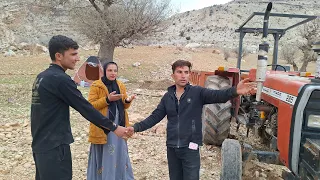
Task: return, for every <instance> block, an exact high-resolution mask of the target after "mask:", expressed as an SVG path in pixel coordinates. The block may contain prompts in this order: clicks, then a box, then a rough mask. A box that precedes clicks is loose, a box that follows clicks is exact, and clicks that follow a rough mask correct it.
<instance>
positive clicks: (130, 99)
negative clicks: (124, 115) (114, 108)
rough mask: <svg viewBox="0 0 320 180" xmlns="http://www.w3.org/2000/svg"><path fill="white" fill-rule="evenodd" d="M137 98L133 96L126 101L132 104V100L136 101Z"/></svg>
mask: <svg viewBox="0 0 320 180" xmlns="http://www.w3.org/2000/svg"><path fill="white" fill-rule="evenodd" d="M135 98H136V95H132V96H129V97H128V98H127V99H126V101H127V102H128V103H130V102H131V101H132V100H134V99H135Z"/></svg>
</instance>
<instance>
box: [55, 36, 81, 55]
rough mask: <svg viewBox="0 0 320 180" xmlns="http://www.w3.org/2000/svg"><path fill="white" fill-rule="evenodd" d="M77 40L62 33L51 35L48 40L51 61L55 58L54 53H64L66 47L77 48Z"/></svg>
mask: <svg viewBox="0 0 320 180" xmlns="http://www.w3.org/2000/svg"><path fill="white" fill-rule="evenodd" d="M78 48H79V45H78V43H77V42H75V41H74V40H72V39H71V38H68V37H66V36H63V35H57V36H53V37H52V38H51V39H50V41H49V54H50V58H51V60H52V61H55V60H56V57H55V54H56V53H61V54H64V52H65V51H67V50H68V49H78Z"/></svg>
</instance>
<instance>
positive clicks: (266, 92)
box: [261, 74, 305, 167]
mask: <svg viewBox="0 0 320 180" xmlns="http://www.w3.org/2000/svg"><path fill="white" fill-rule="evenodd" d="M296 78H297V77H290V76H283V75H281V74H267V76H266V80H265V82H264V84H263V90H262V95H261V97H262V99H263V100H264V101H266V102H268V103H270V104H272V105H273V106H275V107H277V108H278V132H277V134H278V136H277V146H278V150H279V152H280V154H279V158H280V160H281V162H282V163H283V164H284V165H286V166H287V167H288V166H289V151H290V150H289V142H290V129H291V119H292V113H293V106H294V103H295V100H296V97H297V95H298V93H299V89H300V87H301V86H303V84H304V83H305V82H300V81H296ZM294 79H295V80H294Z"/></svg>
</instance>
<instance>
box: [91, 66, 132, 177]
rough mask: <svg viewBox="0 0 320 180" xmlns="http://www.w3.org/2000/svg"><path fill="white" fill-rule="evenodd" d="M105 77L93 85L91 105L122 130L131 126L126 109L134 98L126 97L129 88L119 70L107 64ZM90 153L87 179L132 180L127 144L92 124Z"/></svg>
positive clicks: (111, 133)
mask: <svg viewBox="0 0 320 180" xmlns="http://www.w3.org/2000/svg"><path fill="white" fill-rule="evenodd" d="M103 70H104V76H103V77H102V78H101V79H99V80H96V81H94V82H93V83H92V85H91V87H90V92H89V97H88V100H89V102H90V103H91V104H92V105H93V106H94V108H96V109H97V110H99V111H100V113H101V114H103V115H104V116H107V117H109V119H111V120H113V121H114V123H116V124H118V125H120V126H126V127H128V126H129V118H128V114H127V111H126V109H128V108H129V107H130V105H131V102H132V100H133V99H134V98H135V96H134V95H133V96H130V97H128V96H127V93H126V87H125V85H124V84H123V83H121V82H120V81H118V80H117V79H116V78H117V74H118V66H117V64H116V63H115V62H108V63H106V64H105V65H104V66H103ZM89 142H90V143H91V146H90V153H89V160H88V169H87V179H90V180H119V179H123V180H131V179H132V180H133V179H134V177H133V172H132V167H131V163H130V158H129V155H128V147H127V142H126V141H125V140H124V139H122V138H119V137H118V136H116V135H115V134H114V133H113V132H109V133H108V134H105V133H104V131H103V130H102V129H100V128H99V127H97V126H95V125H94V124H92V123H90V127H89Z"/></svg>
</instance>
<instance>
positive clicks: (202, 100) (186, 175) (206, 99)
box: [129, 60, 256, 180]
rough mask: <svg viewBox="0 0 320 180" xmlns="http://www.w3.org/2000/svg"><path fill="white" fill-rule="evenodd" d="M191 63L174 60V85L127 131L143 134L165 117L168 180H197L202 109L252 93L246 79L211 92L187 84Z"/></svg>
mask: <svg viewBox="0 0 320 180" xmlns="http://www.w3.org/2000/svg"><path fill="white" fill-rule="evenodd" d="M190 69H191V63H190V62H188V61H184V60H178V61H176V62H175V63H173V65H172V71H173V74H172V78H173V79H174V81H175V85H173V86H171V87H169V88H168V92H167V93H166V94H165V95H164V96H163V97H162V99H161V101H160V103H159V105H158V107H157V108H156V109H155V110H154V111H153V112H152V114H151V115H150V116H149V117H148V118H146V119H145V120H143V121H141V122H139V123H136V124H134V126H133V127H130V128H129V131H130V133H131V134H132V133H133V132H141V131H144V130H147V129H149V128H151V127H153V126H154V125H156V124H157V123H158V122H160V121H161V120H162V119H163V118H164V117H165V116H167V119H168V123H167V142H166V145H167V158H168V165H169V176H170V179H171V180H198V179H199V170H200V155H199V146H202V122H201V114H202V107H203V105H205V104H212V103H225V102H227V101H228V100H230V99H232V98H235V97H237V96H238V95H241V94H253V93H255V91H256V89H255V85H254V84H252V83H248V81H249V80H248V79H246V80H243V81H241V82H240V83H239V84H238V85H237V87H231V88H229V89H225V90H211V89H207V88H203V87H200V86H191V85H190V84H189V74H190Z"/></svg>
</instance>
